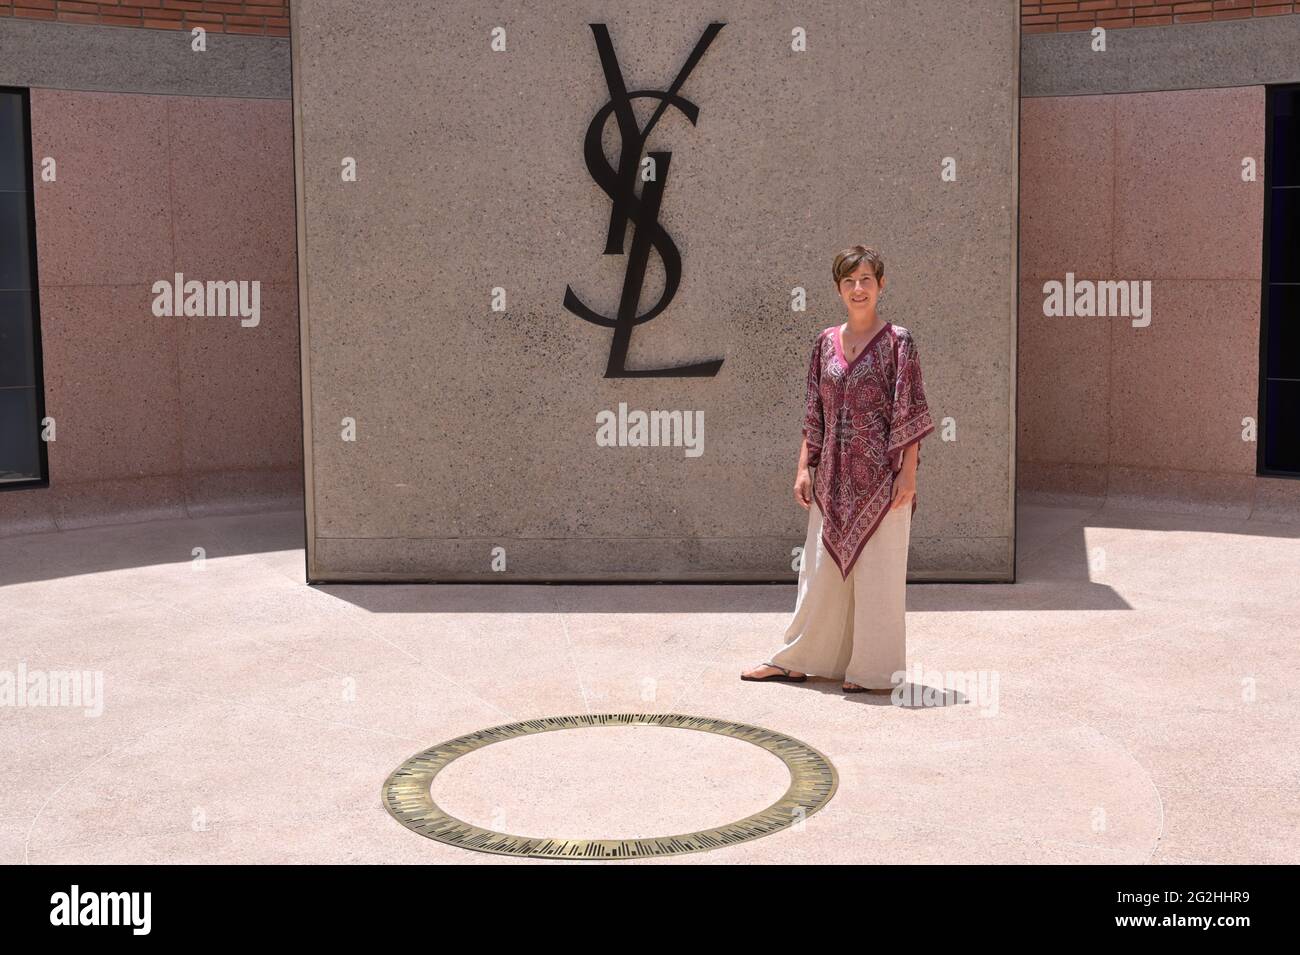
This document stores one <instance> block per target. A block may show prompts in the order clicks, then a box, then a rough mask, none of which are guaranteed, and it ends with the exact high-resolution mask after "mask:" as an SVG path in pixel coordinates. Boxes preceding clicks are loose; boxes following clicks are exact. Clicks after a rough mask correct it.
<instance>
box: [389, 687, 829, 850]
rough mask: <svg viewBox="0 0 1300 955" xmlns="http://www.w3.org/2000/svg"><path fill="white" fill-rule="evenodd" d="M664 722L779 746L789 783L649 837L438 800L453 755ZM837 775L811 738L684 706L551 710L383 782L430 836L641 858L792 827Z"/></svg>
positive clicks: (398, 815)
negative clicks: (476, 818)
mask: <svg viewBox="0 0 1300 955" xmlns="http://www.w3.org/2000/svg"><path fill="white" fill-rule="evenodd" d="M632 725H645V726H664V727H668V728H670V729H687V730H698V731H699V732H701V733H715V734H717V735H719V736H730V737H732V738H734V739H740V740H744V741H745V742H747V743H753V744H754V745H755V746H760V747H762V748H763V749H765V750H767V751H768V752H770V753H773V754H774V755H776V756H777V757H779V758H780V759H781V761H782V762H784V763H785V765H786V768H788V769H789V770H790V788H789V789H787V790H786V791H785V795H784V796H782V797H781V798H780V799H778V800H777V801H776V802H774V803H772V805H770V806H768V807H767V808H766V809H764V810H763V811H762V812H756V813H754V815H752V816H746V817H745V818H744V819H741V820H739V821H737V822H732V823H728V824H726V825H724V826H719V827H718V828H716V829H703V830H700V831H699V832H685V833H680V834H678V835H673V836H654V837H650V838H644V839H548V838H545V837H538V836H516V835H511V834H510V833H507V832H494V831H493V830H491V829H483V828H482V827H480V826H475V825H471V824H470V823H468V822H465V821H463V820H461V819H457V818H456V817H455V816H451V815H448V814H447V813H445V812H443V811H442V809H440V808H439V807H438V805H437V804H436V803H435V802H434V801H433V778H434V777H435V776H437V775H438V773H439V772H441V771H442V770H443V769H444V768H445V767H446V766H447V764H449V763H450V762H451V761H452V760H455V759H459V758H460V757H461V756H464V755H465V754H466V753H472V752H473V751H474V750H476V749H482V748H483V747H484V746H490V745H492V744H493V743H499V742H501V741H502V740H507V739H515V738H517V737H520V736H531V735H533V734H535V733H550V732H554V731H555V730H567V729H587V728H589V727H594V726H632ZM838 784H839V779H838V777H837V776H836V773H835V767H834V766H832V765H831V762H830V760H829V759H827V758H826V757H825V756H823V755H822V754H821V753H819V752H817V750H815V749H813V748H812V747H811V746H809V745H807V744H806V743H801V742H800V741H799V740H797V739H793V738H792V737H789V736H786V735H785V734H784V733H778V732H776V731H775V730H769V729H764V728H763V727H761V726H750V725H749V724H747V723H733V722H731V721H730V720H718V719H713V718H711V717H706V716H683V715H681V714H678V713H591V714H587V715H584V716H551V717H547V718H545V719H539V720H525V721H523V722H521V723H506V724H505V725H503V726H493V727H490V728H488V729H484V730H479V731H478V732H476V733H469V734H468V735H465V736H460V737H457V738H456V739H453V740H448V741H447V742H445V743H439V744H438V745H437V746H431V747H429V748H428V749H426V750H424V751H423V752H421V753H417V754H416V755H415V756H412V757H411V758H410V759H408V760H407V761H406V762H404V763H402V765H401V766H399V767H398V768H397V769H395V770H394V771H393V773H392V775H391V776H389V777H388V779H387V781H386V782H385V783H384V790H383V799H384V808H386V809H387V810H388V812H389V813H390V814H391V815H392V816H393V818H394V819H396V820H397V821H398V822H400V823H401V824H402V825H403V826H405V827H406V828H408V829H410V830H412V831H414V832H418V833H419V834H420V835H422V836H425V837H427V838H429V839H434V840H437V841H438V842H445V843H447V844H448V845H452V846H459V847H460V848H462V849H473V850H474V851H476V852H494V853H497V854H500V855H511V856H526V857H529V858H540V859H580V860H588V859H636V858H641V857H646V856H667V855H679V854H682V853H687V852H703V851H705V850H707V849H719V848H722V847H723V846H732V845H736V844H737V843H740V842H748V841H749V840H751V839H758V838H761V837H763V836H767V835H771V834H772V833H774V832H779V831H781V830H782V829H785V828H788V827H789V826H791V825H793V824H794V823H795V822H796V821H797V820H799V819H806V818H807V817H809V816H811V815H812V814H813V813H815V812H816V811H817V810H819V809H821V808H822V807H823V806H825V805H826V803H828V802H830V799H831V796H833V795H834V794H835V788H836V786H837V785H838Z"/></svg>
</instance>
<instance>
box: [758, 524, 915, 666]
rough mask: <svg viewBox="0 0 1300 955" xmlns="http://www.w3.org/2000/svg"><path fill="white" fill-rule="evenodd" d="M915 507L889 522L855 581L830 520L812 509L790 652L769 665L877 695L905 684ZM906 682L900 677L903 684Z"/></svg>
mask: <svg viewBox="0 0 1300 955" xmlns="http://www.w3.org/2000/svg"><path fill="white" fill-rule="evenodd" d="M911 531H912V507H911V504H910V503H908V504H905V505H903V506H902V507H899V508H895V509H891V510H889V511H888V512H886V514H885V516H884V517H883V518H881V520H880V525H879V526H878V527H877V528H876V531H875V533H874V534H872V535H871V539H870V540H868V541H867V543H866V544H865V545H864V546H863V548H862V553H861V554H859V555H858V560H857V563H855V564H854V565H853V569H852V570H851V571H850V572H849V576H848V577H847V578H845V577H841V576H840V569H839V568H838V567H836V566H835V561H833V560H831V555H830V554H828V553H827V552H826V545H825V544H823V543H822V514H821V510H820V509H819V508H818V507H817V502H816V501H814V502H813V503H812V506H811V507H809V508H808V538H807V540H805V541H804V546H803V558H802V560H801V561H800V563H799V596H798V598H797V600H796V602H795V607H794V617H793V618H792V619H791V621H790V625H789V626H788V627H787V628H786V631H785V638H784V639H785V647H784V648H782V649H781V650H780V651H779V652H778V653H777V654H776V656H774V657H772V658H771V660H769V661H768V662H770V663H776V664H779V665H780V666H783V667H788V668H789V669H791V670H798V671H801V672H803V673H808V674H811V675H813V676H825V677H831V678H833V679H836V680H842V681H847V682H849V683H856V684H858V686H864V687H867V688H869V689H887V688H892V687H894V686H896V685H897V683H896V682H895V680H894V679H893V677H894V674H895V673H900V674H901V673H902V672H903V671H905V670H906V669H907V630H906V621H907V548H908V543H909V540H910V537H911ZM902 679H903V678H902V677H901V676H900V677H899V680H900V681H901V680H902Z"/></svg>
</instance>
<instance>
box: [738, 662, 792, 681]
mask: <svg viewBox="0 0 1300 955" xmlns="http://www.w3.org/2000/svg"><path fill="white" fill-rule="evenodd" d="M763 666H765V667H776V668H777V669H778V670H780V671H781V672H780V673H772V674H769V675H768V676H745V674H743V673H742V674H741V675H740V678H741V679H742V680H750V681H752V682H754V683H802V682H803V681H804V680H806V679H808V674H807V673H805V674H803V675H802V676H791V675H790V669H789V668H788V667H783V666H781V665H780V664H778V663H764V664H763Z"/></svg>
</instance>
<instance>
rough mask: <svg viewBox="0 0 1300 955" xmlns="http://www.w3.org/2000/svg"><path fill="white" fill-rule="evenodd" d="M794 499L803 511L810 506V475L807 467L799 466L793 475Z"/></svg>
mask: <svg viewBox="0 0 1300 955" xmlns="http://www.w3.org/2000/svg"><path fill="white" fill-rule="evenodd" d="M794 499H795V500H796V501H798V502H799V506H800V507H802V508H803V509H804V510H805V511H806V510H808V508H809V507H811V506H812V476H811V475H809V473H808V469H807V468H800V469H799V472H798V473H797V474H796V475H795V476H794Z"/></svg>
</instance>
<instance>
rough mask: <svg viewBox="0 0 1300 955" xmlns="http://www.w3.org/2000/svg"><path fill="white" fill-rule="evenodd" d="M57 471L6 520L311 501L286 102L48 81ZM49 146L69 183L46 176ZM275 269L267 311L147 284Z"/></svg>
mask: <svg viewBox="0 0 1300 955" xmlns="http://www.w3.org/2000/svg"><path fill="white" fill-rule="evenodd" d="M31 103H32V140H33V155H34V158H35V160H36V162H37V166H38V172H37V176H38V179H37V182H36V227H37V242H38V257H39V273H40V305H41V334H42V341H43V347H44V367H45V393H46V414H47V415H49V416H51V417H53V418H54V419H55V422H56V439H55V440H54V441H53V442H51V443H50V444H49V469H50V486H49V487H48V488H30V489H16V490H8V491H5V492H4V493H0V533H5V532H7V533H21V532H24V531H32V530H48V529H52V528H55V527H75V526H81V525H86V524H96V523H111V522H117V521H131V520H146V519H153V518H161V517H177V516H182V515H186V514H189V515H195V514H204V513H215V512H222V511H240V510H255V509H260V508H276V507H291V506H296V505H298V504H299V502H300V500H301V484H302V477H301V462H302V451H301V447H302V439H301V430H302V429H301V416H300V414H301V412H300V408H301V405H300V400H301V399H300V394H299V387H298V381H299V375H298V367H299V366H298V319H297V291H296V285H297V276H296V267H297V266H296V260H295V252H294V248H295V226H294V205H293V204H294V189H293V132H292V113H291V107H290V103H289V102H288V101H285V100H266V99H224V98H213V97H180V96H150V95H137V94H124V93H97V92H72V91H55V90H32V94H31ZM44 157H53V158H54V159H55V161H56V163H57V167H56V169H57V179H56V181H55V182H52V183H48V182H41V181H40V180H39V169H40V163H41V161H42V159H43V158H44ZM176 272H182V273H184V274H185V277H186V278H187V279H191V278H192V279H199V280H201V281H206V280H210V279H214V280H223V281H224V280H235V281H248V282H252V281H254V280H256V281H259V282H260V283H261V319H260V323H259V324H258V325H257V326H256V327H242V326H241V325H240V321H239V318H237V317H202V318H200V317H189V318H185V317H170V318H167V317H163V318H159V317H155V316H154V314H153V311H152V308H151V304H152V301H153V298H154V296H153V293H152V291H151V286H152V285H153V283H154V282H155V281H157V280H159V279H168V280H171V278H172V276H173V274H174V273H176Z"/></svg>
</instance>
